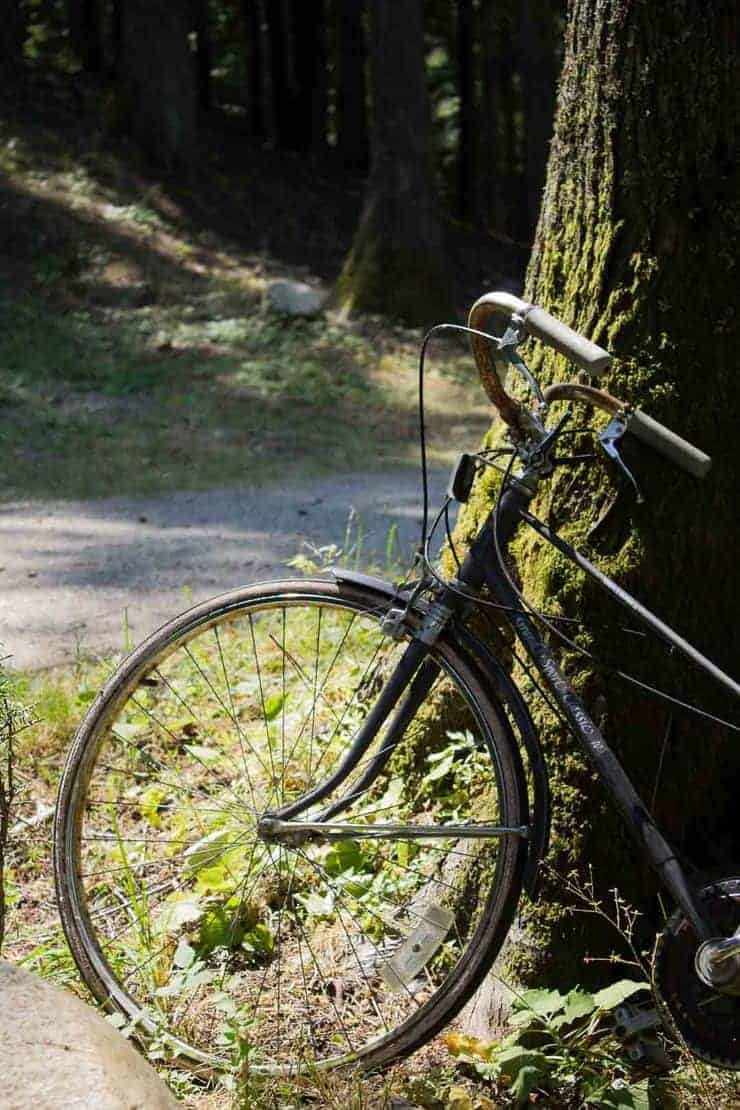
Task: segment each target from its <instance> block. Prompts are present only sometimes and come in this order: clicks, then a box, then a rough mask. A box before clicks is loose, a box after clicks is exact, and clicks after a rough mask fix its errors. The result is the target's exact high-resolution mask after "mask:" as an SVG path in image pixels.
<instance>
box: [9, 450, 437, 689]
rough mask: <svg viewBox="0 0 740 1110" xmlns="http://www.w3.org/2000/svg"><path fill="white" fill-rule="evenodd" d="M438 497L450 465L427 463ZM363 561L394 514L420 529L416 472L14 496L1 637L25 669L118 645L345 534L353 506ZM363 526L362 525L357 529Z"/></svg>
mask: <svg viewBox="0 0 740 1110" xmlns="http://www.w3.org/2000/svg"><path fill="white" fill-rule="evenodd" d="M431 478H432V492H433V503H435V504H439V498H440V496H441V494H442V491H443V489H444V485H445V482H446V478H447V474H446V472H445V471H442V470H438V469H435V470H433V471H432V474H431ZM352 509H353V510H354V511H355V513H356V514H357V521H359V523H360V526H361V529H362V532H363V542H362V552H361V556H360V563H361V565H363V566H366V565H367V563H368V561H369V560H371V558H372V556H373V554H375V556H376V557H377V558H379V559H380V561H381V562H383V561H384V558H385V546H386V540H387V537H388V533H389V529H390V527H391V525H392V524H394V523H396V524H397V525H398V531H399V540H400V543H401V546H402V548H403V550H404V552H408V551H409V550H411V549H412V547H413V545H414V543H415V542H416V540H417V538H418V528H419V522H420V520H421V495H420V482H419V475H418V473H417V472H416V471H414V470H401V471H396V472H393V473H389V472H379V473H378V472H376V473H354V474H348V475H345V476H343V477H340V478H329V479H327V478H323V479H314V480H311V481H306V482H305V483H302V484H300V485H298V486H296V485H294V484H293V485H291V487H290V488H284V487H280V486H274V487H272V488H268V489H264V488H263V489H262V490H254V489H248V488H244V489H215V490H209V491H206V492H199V493H175V494H168V495H166V496H157V497H112V498H105V499H102V500H98V501H80V502H74V501H59V502H54V501H47V502H41V501H34V502H17V503H13V504H10V505H7V506H5V507H4V508H3V509H2V511H1V512H0V521H1V522H2V527H1V531H0V641H1V642H2V644H3V646H4V650H5V652H7V653H10V655H11V656H12V658H11V660H10V665H11V666H12V667H15V668H18V669H34V670H35V669H38V668H41V667H48V666H51V665H54V664H57V663H64V662H68V661H70V660H73V659H74V658H75V655H76V653H78V652H80V651H83V652H101V651H106V650H109V649H117V648H121V647H122V646H123V645H124V642H125V638H126V625H128V629H129V635H130V639H131V642H132V643H136V642H137V641H139V640H141V639H142V638H143V637H144V636H145V635H147V634H148V633H149V632H151V631H152V630H153V629H154V628H156V627H157V626H158V625H160V624H161V623H162V622H163V621H164V620H166V619H167V618H168V617H170V616H173V615H175V614H176V613H178V612H180V611H181V610H183V609H185V608H187V607H188V606H189V605H190V604H193V603H195V602H197V601H201V600H202V599H204V598H206V597H209V596H211V595H213V594H217V593H220V592H222V591H224V590H227V589H230V588H231V587H233V586H236V585H239V584H240V583H242V582H249V581H254V580H256V579H259V578H270V577H275V576H277V575H282V574H285V573H296V572H291V571H289V570H288V571H286V568H285V560H286V559H289V558H291V557H292V556H293V555H295V554H296V553H298V552H299V551H300V550H301V548H302V545H303V543H304V541H308V542H310V543H312V544H314V545H315V546H317V547H318V546H323V545H325V544H330V543H335V544H338V545H341V544H342V543H343V542H344V538H345V532H346V529H347V521H348V518H349V514H350V511H351V510H352ZM356 537H357V529H355V530H354V531H353V538H354V539H356Z"/></svg>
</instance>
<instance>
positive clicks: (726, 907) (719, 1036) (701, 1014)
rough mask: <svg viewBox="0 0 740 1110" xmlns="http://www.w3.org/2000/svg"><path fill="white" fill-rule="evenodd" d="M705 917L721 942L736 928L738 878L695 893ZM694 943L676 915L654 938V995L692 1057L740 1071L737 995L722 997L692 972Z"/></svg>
mask: <svg viewBox="0 0 740 1110" xmlns="http://www.w3.org/2000/svg"><path fill="white" fill-rule="evenodd" d="M697 898H698V900H699V901H700V903H701V904H702V905H703V907H704V913H705V914H706V916H707V918H708V919H709V920H710V921H711V922H712V923H713V924H714V925H716V927H717V936H722V937H726V936H729V935H730V934H731V933H733V932H734V931H735V929H737V927H738V925H740V878H737V879H723V880H721V881H720V882H716V883H711V884H710V885H709V886H706V887H704V888H703V889H702V890H700V891H699V892H698V894H697ZM698 946H699V944H698V940H697V937H696V934H695V933H694V931H693V929H692V928H691V926H690V925H689V923H688V922H687V921H686V919H685V918H684V917H683V915H682V914H681V912H680V911H678V912H677V913H674V914H673V916H672V917H671V918H670V919H669V921H668V923H667V925H666V927H665V928H664V930H663V932H662V933H661V934H660V936H659V937H658V942H657V945H656V948H655V955H654V957H653V990H654V992H655V998H656V1001H657V1004H658V1008H659V1010H660V1011H661V1015H662V1016H663V1017H664V1018H667V1019H668V1024H669V1026H672V1027H673V1028H674V1029H675V1031H676V1032H677V1033H678V1035H679V1039H680V1040H681V1041H683V1042H685V1044H686V1046H687V1047H688V1048H689V1049H690V1050H691V1052H692V1053H694V1055H696V1056H698V1057H700V1059H702V1060H706V1061H707V1063H710V1064H714V1065H715V1066H716V1067H720V1068H731V1069H733V1070H739V1069H740V996H738V995H734V996H733V995H727V994H721V993H720V992H719V991H716V990H713V989H712V988H711V987H708V986H706V985H705V984H704V983H703V982H702V981H701V979H700V978H699V976H698V975H697V973H696V970H695V967H694V957H695V956H696V951H697V948H698Z"/></svg>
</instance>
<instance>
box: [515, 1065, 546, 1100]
mask: <svg viewBox="0 0 740 1110" xmlns="http://www.w3.org/2000/svg"><path fill="white" fill-rule="evenodd" d="M546 1075H547V1071H546V1070H543V1069H542V1068H538V1067H536V1066H535V1065H534V1064H525V1065H524V1067H523V1068H520V1069H519V1071H518V1073H517V1077H516V1079H515V1080H514V1082H513V1083H512V1084H511V1087H510V1090H511V1093H512V1095H513V1096H514V1098H515V1099H516V1100H517V1106H526V1105H527V1103H528V1102H529V1096H530V1093H531V1092H532V1091H533V1090H534V1089H535V1087H539V1086H540V1085H541V1084H542V1081H543V1079H544V1078H545V1077H546Z"/></svg>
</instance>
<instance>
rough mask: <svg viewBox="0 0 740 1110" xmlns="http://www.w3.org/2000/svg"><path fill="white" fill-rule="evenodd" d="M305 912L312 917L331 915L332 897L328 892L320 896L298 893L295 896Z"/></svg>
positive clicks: (332, 909)
mask: <svg viewBox="0 0 740 1110" xmlns="http://www.w3.org/2000/svg"><path fill="white" fill-rule="evenodd" d="M296 897H297V899H298V901H299V902H300V903H301V905H302V906H303V908H304V909H305V911H306V913H309V914H311V916H312V917H331V915H332V913H333V912H334V898H333V896H332V894H331V892H330V893H328V894H325V895H324V896H323V898H322V896H321V895H320V894H308V895H305V894H299V895H297V896H296Z"/></svg>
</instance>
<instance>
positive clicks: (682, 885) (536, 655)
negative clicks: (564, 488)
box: [458, 485, 740, 940]
mask: <svg viewBox="0 0 740 1110" xmlns="http://www.w3.org/2000/svg"><path fill="white" fill-rule="evenodd" d="M530 499H531V493H529V492H527V490H526V488H525V487H523V486H520V485H517V486H513V487H510V488H509V489H508V490H506V491H505V493H504V494H503V496H502V499H501V504H500V506H499V513H498V523H499V531H498V534H497V537H496V538H497V539H498V544H499V550H500V551H501V553H502V555H503V554H505V552H506V550H507V547H508V544H509V542H510V541H511V538H512V537H513V535H514V532H515V531H516V529H517V527H518V526H519V525H520V524H521V523H522V522H524V523H526V524H528V525H529V526H530V527H531V528H534V530H535V531H536V532H537V533H538V534H539V535H540V536H542V538H543V539H545V540H547V542H548V543H550V544H552V546H554V547H555V548H556V549H557V550H558V551H560V552H561V553H562V554H563V555H565V556H566V557H567V558H568V559H570V560H571V561H572V562H573V563H575V564H576V566H578V567H579V568H580V569H581V570H583V571H585V573H586V574H588V575H589V576H590V577H591V578H593V579H595V581H597V582H598V584H599V585H600V586H601V587H602V589H604V590H605V591H606V592H607V593H609V594H610V595H611V596H612V597H613V598H614V599H615V600H616V601H617V602H619V604H620V605H622V606H623V607H624V608H625V609H627V610H628V611H629V612H630V613H632V615H633V616H635V617H637V618H638V620H640V621H642V622H643V624H646V625H647V626H648V627H649V628H651V629H652V630H653V631H654V632H656V633H657V634H658V635H659V636H660V637H662V638H663V639H664V640H666V641H667V642H668V643H670V644H671V645H673V646H674V647H675V648H676V649H677V650H678V651H679V652H681V654H683V655H684V656H686V657H687V658H688V659H690V660H691V662H692V663H694V664H695V665H696V666H698V667H699V668H700V669H701V670H703V671H705V672H706V673H707V674H709V675H711V676H712V677H713V678H715V679H716V680H717V681H718V682H720V683H721V684H722V685H723V686H724V687H725V688H726V689H728V690H730V691H731V692H732V693H734V694H735V695H736V696H738V697H740V686H738V684H737V683H736V682H735V681H734V680H733V679H732V678H730V676H729V675H727V674H725V673H724V672H723V671H721V670H720V669H719V667H717V666H715V664H714V663H712V662H711V661H710V660H709V659H706V658H705V657H704V656H703V655H702V654H701V653H700V652H699V651H697V650H696V648H694V647H693V646H692V645H691V644H689V643H687V641H686V640H684V639H682V637H681V636H679V635H678V633H676V632H674V631H673V629H672V628H669V627H668V625H666V624H664V623H663V621H661V620H660V619H659V618H658V617H656V616H655V614H654V613H651V612H650V610H649V609H646V608H645V606H643V605H642V604H641V603H640V602H639V601H637V600H636V598H634V597H632V595H631V594H629V593H627V591H626V590H623V589H622V588H621V587H620V586H618V585H617V584H616V583H615V582H612V580H611V579H610V578H607V577H606V575H604V574H602V573H601V571H599V570H598V569H597V568H596V567H594V566H593V564H592V563H590V562H589V561H588V559H586V558H585V557H584V556H583V555H581V554H580V553H579V552H577V551H576V550H575V549H574V548H572V547H571V546H570V544H568V543H566V542H565V541H564V540H563V539H561V537H559V536H557V535H556V534H555V533H553V532H552V531H551V530H550V529H549V528H548V527H547V526H546V525H545V524H543V523H542V522H541V521H539V520H537V518H536V517H533V516H532V515H531V514H530V513H529V512H528V505H529V501H530ZM495 520H496V518H495V513H491V514H490V515H489V517H488V519H487V521H486V522H485V524H484V525H483V528H482V529H481V531H480V532H479V534H478V536H477V537H476V539H475V541H474V543H473V545H472V547H471V549H470V552H469V554H468V556H467V558H466V559H465V562H464V563H463V565H462V568H461V570H460V572H459V575H458V578H459V580H460V582H462V583H463V584H464V585H466V586H468V587H469V588H473V589H479V588H480V587H481V586H482V585H483V583H484V582H485V583H487V584H488V586H489V588H490V590H491V592H492V593H493V595H494V597H495V598H496V600H497V601H498V602H500V603H501V604H502V605H503V606H505V607H506V608H505V610H504V615H505V617H506V620H507V621H508V623H509V624H510V625H511V627H512V629H513V630H514V632H515V633H516V635H517V636H518V638H519V640H520V641H521V643H522V645H523V647H524V649H525V651H526V652H527V654H528V655H529V657H530V659H531V660H532V662H533V663H534V665H535V667H536V668H537V670H538V671H539V673H540V675H541V676H542V678H543V679H544V681H545V683H546V685H547V687H548V689H549V691H550V692H551V694H552V696H553V698H554V700H555V702H556V703H557V705H558V708H559V709H560V710H561V712H562V713H563V716H564V717H565V719H566V720H567V722H568V724H569V725H570V726H571V729H572V731H573V733H574V734H575V735H576V736H577V738H578V739H579V741H580V743H581V745H582V747H583V749H584V750H585V752H586V753H587V754H588V756H589V758H590V759H591V761H592V763H593V764H594V766H595V767H596V769H597V771H598V772H599V774H600V776H601V778H602V780H603V782H604V784H605V786H606V788H607V790H608V791H609V793H610V794H611V796H612V797H613V798H614V800H615V802H616V804H617V806H618V807H619V809H620V811H621V813H622V816H623V818H624V820H625V822H626V823H627V827H628V828H629V829H630V831H631V833H632V835H633V836H634V837H635V839H636V840H637V842H638V844H640V845H641V846H642V848H643V849H644V851H645V852H646V853H647V856H648V859H649V860H650V863H651V864H652V866H653V868H654V869H655V871H656V872H657V873H658V875H659V876H660V878H661V879H662V881H663V883H664V884H665V886H666V887H667V888H668V890H669V891H670V893H671V894H672V896H673V898H674V899H675V901H676V902H677V903H678V905H679V906H680V907H681V909H682V910H683V912H684V914H685V915H686V917H687V919H688V920H689V921H691V923H692V925H693V927H694V929H695V931H696V933H697V935H698V936H699V937H700V938H701V939H702V940H708V939H710V937H712V936H713V935H714V930H713V929H712V928H711V927H710V926H709V925H708V923H707V922H706V921H705V919H704V917H703V914H702V912H701V909H700V907H699V905H698V904H697V902H696V900H695V899H694V897H693V895H692V893H691V890H690V889H689V886H688V884H687V882H686V877H685V875H684V872H683V869H682V867H681V865H680V863H679V861H678V859H677V858H676V855H675V853H674V851H673V849H672V848H671V846H670V844H669V843H668V841H667V840H666V839H665V838H664V836H663V835H662V833H661V832H660V830H659V829H658V827H657V826H656V824H655V822H654V821H653V819H652V817H651V816H650V814H649V813H648V812H647V810H646V809H645V806H644V805H643V803H642V800H641V798H640V797H639V795H638V794H637V791H636V790H635V788H634V786H633V785H632V782H631V780H630V779H629V777H628V775H627V774H626V772H625V770H624V768H623V767H622V765H621V763H620V762H619V760H618V759H617V757H616V756H615V754H614V752H613V751H612V749H611V748H610V747H609V745H608V744H607V742H606V740H605V739H604V737H603V736H602V734H601V732H600V730H599V728H598V727H597V726H596V724H595V723H594V722H593V720H592V719H591V717H590V715H589V713H588V710H587V709H586V706H585V705H584V703H583V701H582V700H581V699H580V698H579V697H578V695H577V694H576V692H575V691H574V690H573V688H572V686H571V685H570V683H569V682H568V680H567V679H566V678H565V676H564V675H563V673H562V671H561V670H560V668H559V666H558V664H557V662H556V660H555V658H554V656H553V654H552V652H551V651H550V649H549V648H548V646H547V644H546V643H545V642H544V640H543V639H542V636H541V635H540V633H539V631H538V629H537V627H536V625H535V624H534V623H533V621H532V619H531V618H530V616H529V615H528V614H527V612H526V611H525V610H524V609H523V607H522V604H521V600H520V598H519V596H518V594H517V592H516V591H515V590H514V589H513V587H512V585H511V583H510V581H509V579H508V577H507V575H506V574H505V572H504V570H503V568H502V566H501V564H500V563H499V560H498V558H497V552H496V543H495V539H494V528H495Z"/></svg>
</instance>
